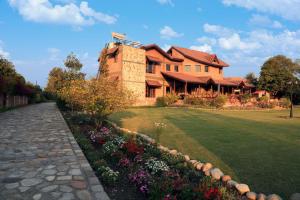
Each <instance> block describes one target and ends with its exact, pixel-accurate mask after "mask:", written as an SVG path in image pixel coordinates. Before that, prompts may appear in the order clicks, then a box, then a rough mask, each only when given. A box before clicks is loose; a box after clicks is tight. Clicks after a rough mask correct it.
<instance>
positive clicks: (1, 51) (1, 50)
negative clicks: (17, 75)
mask: <svg viewBox="0 0 300 200" xmlns="http://www.w3.org/2000/svg"><path fill="white" fill-rule="evenodd" d="M3 46H4V43H3V42H2V41H1V40H0V55H1V56H3V57H5V58H9V55H10V54H9V52H7V51H5V50H4V47H3Z"/></svg>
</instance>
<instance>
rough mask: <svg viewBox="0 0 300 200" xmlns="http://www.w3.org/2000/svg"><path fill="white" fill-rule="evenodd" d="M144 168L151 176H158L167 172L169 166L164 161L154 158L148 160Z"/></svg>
mask: <svg viewBox="0 0 300 200" xmlns="http://www.w3.org/2000/svg"><path fill="white" fill-rule="evenodd" d="M145 166H146V168H147V170H149V171H150V173H151V174H160V173H161V172H164V171H168V170H169V166H168V165H167V164H166V163H165V162H164V161H161V160H156V159H155V158H150V159H149V160H148V161H147V162H146V163H145Z"/></svg>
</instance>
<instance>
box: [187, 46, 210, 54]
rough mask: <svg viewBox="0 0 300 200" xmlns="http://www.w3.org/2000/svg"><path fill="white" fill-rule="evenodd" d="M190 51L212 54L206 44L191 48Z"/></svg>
mask: <svg viewBox="0 0 300 200" xmlns="http://www.w3.org/2000/svg"><path fill="white" fill-rule="evenodd" d="M190 49H193V50H197V51H203V52H207V53H211V52H212V47H211V46H210V45H208V44H204V45H200V46H191V47H190Z"/></svg>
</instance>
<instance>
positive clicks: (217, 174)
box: [105, 120, 297, 200]
mask: <svg viewBox="0 0 300 200" xmlns="http://www.w3.org/2000/svg"><path fill="white" fill-rule="evenodd" d="M105 121H106V122H107V123H108V124H110V125H111V126H112V127H113V128H114V129H116V130H118V131H120V132H123V133H125V134H129V135H137V136H139V137H141V138H143V139H144V140H145V141H147V142H149V143H151V144H154V143H155V140H154V139H153V138H151V137H149V136H147V135H145V134H142V133H138V132H135V131H130V130H128V129H126V128H121V127H119V126H118V125H117V124H116V123H114V122H111V121H109V120H105ZM158 148H159V149H160V150H161V151H164V152H168V153H169V154H172V155H182V156H184V158H185V162H187V163H189V164H191V165H192V166H194V168H195V169H196V170H197V171H202V172H203V173H204V174H205V175H206V176H211V177H212V178H213V179H215V180H220V181H222V182H223V183H224V184H226V186H228V187H230V188H234V189H236V190H237V191H238V192H239V194H240V195H242V196H243V197H244V198H246V199H247V200H282V198H281V197H280V196H278V195H276V194H270V195H268V196H266V195H265V194H263V193H259V194H256V193H255V192H253V191H250V188H249V186H248V185H247V184H243V183H238V182H236V181H234V180H232V179H231V177H230V176H229V175H224V173H223V172H222V171H221V170H220V169H219V168H215V167H213V165H212V164H211V163H209V162H207V163H202V162H200V161H197V160H191V159H190V157H189V155H184V154H182V153H181V152H178V151H177V150H175V149H172V150H171V149H169V148H168V147H164V146H162V145H159V146H158ZM295 194H297V193H295ZM292 196H293V195H292ZM291 200H293V199H292V198H291Z"/></svg>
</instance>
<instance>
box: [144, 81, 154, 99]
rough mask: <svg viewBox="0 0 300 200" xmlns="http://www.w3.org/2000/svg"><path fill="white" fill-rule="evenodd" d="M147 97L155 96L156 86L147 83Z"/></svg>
mask: <svg viewBox="0 0 300 200" xmlns="http://www.w3.org/2000/svg"><path fill="white" fill-rule="evenodd" d="M146 97H150V98H154V97H155V88H154V87H150V86H149V85H147V84H146Z"/></svg>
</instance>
